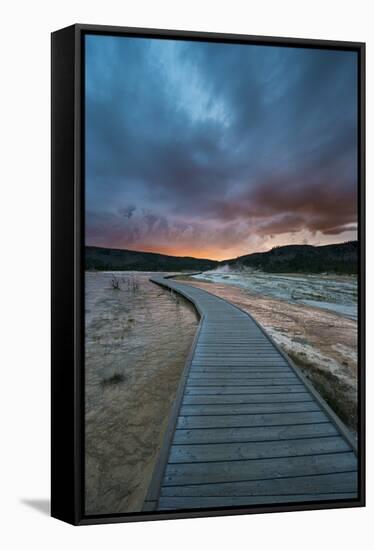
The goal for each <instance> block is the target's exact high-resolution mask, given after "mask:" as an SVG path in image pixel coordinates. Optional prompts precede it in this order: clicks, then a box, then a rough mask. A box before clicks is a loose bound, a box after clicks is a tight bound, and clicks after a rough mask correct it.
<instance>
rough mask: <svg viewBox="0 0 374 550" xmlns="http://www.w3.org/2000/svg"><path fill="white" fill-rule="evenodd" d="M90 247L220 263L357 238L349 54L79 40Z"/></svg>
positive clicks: (353, 68) (352, 62) (352, 59)
mask: <svg viewBox="0 0 374 550" xmlns="http://www.w3.org/2000/svg"><path fill="white" fill-rule="evenodd" d="M85 40H86V49H85V52H86V90H85V98H86V101H85V104H86V117H85V118H86V121H85V124H86V160H85V167H86V174H85V178H86V179H85V189H86V244H89V245H96V246H106V247H112V248H127V249H131V250H144V251H152V252H153V251H154V252H161V253H165V254H172V255H177V256H183V255H189V256H196V257H205V258H213V259H226V258H232V257H236V256H239V255H242V254H248V253H250V252H254V251H263V250H268V249H270V248H272V247H273V246H276V245H283V244H290V243H295V244H296V243H297V244H302V243H308V244H327V243H332V242H342V241H346V240H351V239H355V238H356V237H357V203H356V192H357V139H356V138H357V89H356V87H357V78H356V76H357V58H356V56H357V54H356V53H355V52H349V51H333V50H317V49H304V48H286V47H278V46H252V45H250V46H248V45H238V44H217V43H204V42H188V41H174V40H154V39H152V40H150V39H144V38H125V37H109V36H99V35H98V36H95V35H88V36H86V39H85Z"/></svg>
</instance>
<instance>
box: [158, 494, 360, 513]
mask: <svg viewBox="0 0 374 550" xmlns="http://www.w3.org/2000/svg"><path fill="white" fill-rule="evenodd" d="M356 497H357V494H356V493H355V492H351V493H324V494H303V495H269V496H255V497H201V496H199V497H161V498H160V504H159V510H189V509H193V508H219V507H224V508H230V507H234V506H254V505H260V504H286V503H295V502H303V503H304V502H305V503H307V502H314V501H322V500H323V501H325V500H342V499H344V500H347V499H354V498H356Z"/></svg>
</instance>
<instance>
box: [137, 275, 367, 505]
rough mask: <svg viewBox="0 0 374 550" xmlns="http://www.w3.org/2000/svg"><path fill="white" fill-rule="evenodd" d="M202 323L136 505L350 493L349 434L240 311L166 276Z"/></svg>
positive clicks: (352, 455) (164, 281)
mask: <svg viewBox="0 0 374 550" xmlns="http://www.w3.org/2000/svg"><path fill="white" fill-rule="evenodd" d="M151 281H153V282H154V283H157V284H159V285H161V286H164V287H167V288H169V289H171V290H173V291H176V292H178V293H180V294H182V295H183V296H184V297H185V298H187V299H188V300H189V301H191V302H192V303H193V304H194V305H195V307H196V308H197V310H198V312H199V314H200V318H201V319H200V324H199V328H198V331H197V334H196V336H195V340H194V343H193V346H192V349H191V353H190V357H189V359H188V361H187V364H186V367H185V370H184V374H183V377H182V380H181V384H180V387H179V391H178V394H177V397H176V400H175V403H174V408H173V411H172V414H171V418H170V421H169V427H168V429H167V433H166V435H165V441H164V444H163V447H162V449H161V451H160V456H159V460H158V464H157V466H156V468H155V472H154V475H153V479H152V483H151V486H150V489H149V492H148V495H147V498H146V501H145V504H144V510H177V509H193V508H204V507H212V508H213V507H225V508H227V507H230V506H245V505H251V504H253V505H260V504H275V503H281V502H284V503H285V502H289V503H291V502H305V501H320V500H324V501H325V500H336V499H350V498H357V458H356V449H355V442H354V441H353V439H352V438H351V436H350V434H349V432H348V431H347V430H346V428H345V426H344V425H343V424H342V423H341V422H340V420H339V419H338V418H337V417H336V415H335V414H334V413H333V412H332V411H331V409H330V408H329V407H328V406H327V405H326V403H325V402H324V401H323V400H322V399H321V397H320V396H319V394H318V393H317V392H316V391H315V390H314V389H313V387H312V386H311V385H310V384H309V383H308V382H307V381H306V380H305V378H304V377H303V376H302V375H301V373H300V372H299V371H298V369H297V368H296V367H295V366H294V365H293V364H292V363H291V362H290V360H289V359H288V357H287V356H286V355H285V354H284V353H283V352H281V351H280V350H279V348H278V347H277V346H276V345H275V344H274V342H273V341H272V340H271V339H270V337H269V336H268V335H267V334H266V332H265V331H264V330H263V329H262V328H261V327H260V326H259V325H258V324H257V323H256V321H254V319H253V318H252V317H251V316H249V315H248V314H247V313H246V312H244V311H242V310H240V309H239V308H237V307H235V306H233V305H232V304H230V303H228V302H226V301H225V300H223V299H221V298H218V297H217V296H214V295H212V294H210V293H209V292H206V291H204V290H202V289H199V288H196V287H193V286H191V285H188V284H185V283H178V282H177V281H175V280H172V279H170V278H167V277H164V276H161V275H160V276H155V277H153V278H151Z"/></svg>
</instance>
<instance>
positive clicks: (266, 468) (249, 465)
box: [163, 452, 357, 486]
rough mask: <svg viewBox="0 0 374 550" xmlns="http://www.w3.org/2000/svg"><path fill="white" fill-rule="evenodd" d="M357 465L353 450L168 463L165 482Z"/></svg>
mask: <svg viewBox="0 0 374 550" xmlns="http://www.w3.org/2000/svg"><path fill="white" fill-rule="evenodd" d="M356 464H357V461H356V457H355V454H354V453H353V452H343V453H334V454H323V455H312V456H297V457H287V458H265V459H259V460H242V461H228V462H198V463H190V464H168V465H167V467H166V471H165V477H164V483H163V485H164V486H167V485H190V484H194V483H222V482H228V481H245V480H251V479H269V478H280V477H289V476H291V475H292V476H297V475H305V474H306V473H308V474H309V475H311V474H322V473H329V474H332V473H336V472H346V471H349V470H353V469H354V468H355V467H356Z"/></svg>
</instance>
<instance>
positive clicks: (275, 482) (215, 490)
mask: <svg viewBox="0 0 374 550" xmlns="http://www.w3.org/2000/svg"><path fill="white" fill-rule="evenodd" d="M356 486H357V472H356V471H353V472H342V473H337V474H323V475H313V476H300V477H285V478H279V479H268V480H260V481H236V482H231V483H206V484H201V485H177V486H172V487H163V488H162V491H161V495H162V496H165V497H183V496H184V497H196V496H199V497H225V496H227V497H236V496H245V497H253V496H274V495H285V496H287V495H290V494H309V495H310V494H317V495H318V494H321V493H324V494H326V493H340V492H342V493H352V492H354V491H355V490H356Z"/></svg>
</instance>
